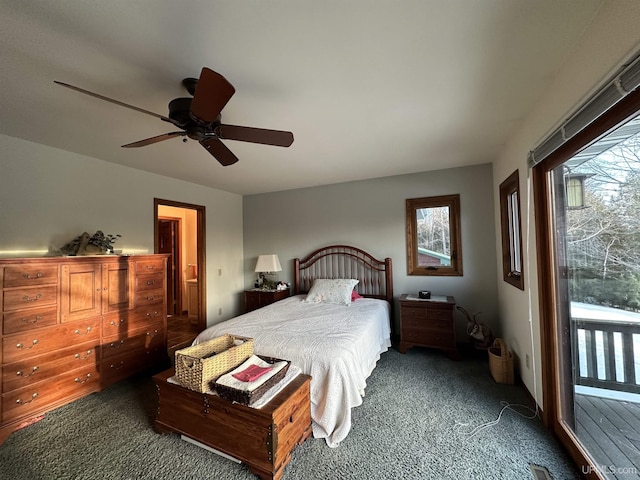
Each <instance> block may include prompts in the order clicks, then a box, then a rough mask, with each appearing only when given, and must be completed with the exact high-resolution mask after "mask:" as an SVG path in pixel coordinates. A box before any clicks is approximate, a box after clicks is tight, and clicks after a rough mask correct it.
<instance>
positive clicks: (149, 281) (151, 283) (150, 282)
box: [147, 280, 156, 285]
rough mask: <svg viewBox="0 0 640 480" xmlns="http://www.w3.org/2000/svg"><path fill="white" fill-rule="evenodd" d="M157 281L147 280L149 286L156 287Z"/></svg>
mask: <svg viewBox="0 0 640 480" xmlns="http://www.w3.org/2000/svg"><path fill="white" fill-rule="evenodd" d="M155 284H156V281H155V280H147V285H155Z"/></svg>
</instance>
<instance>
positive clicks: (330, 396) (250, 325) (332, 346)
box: [194, 295, 391, 447]
mask: <svg viewBox="0 0 640 480" xmlns="http://www.w3.org/2000/svg"><path fill="white" fill-rule="evenodd" d="M304 298H305V296H304V295H297V296H294V297H289V298H287V299H285V300H281V301H279V302H276V303H274V304H271V305H268V306H266V307H264V308H261V309H259V310H254V311H253V312H249V313H246V314H244V315H240V316H239V317H235V318H232V319H231V320H227V321H226V322H221V323H218V324H216V325H213V326H211V327H209V328H207V329H206V330H204V331H203V332H201V333H200V334H199V335H198V337H196V339H195V340H194V344H197V343H200V342H203V341H206V340H208V339H211V338H214V337H217V336H219V335H222V334H225V333H230V334H235V335H241V336H247V337H252V338H253V339H254V342H255V343H254V350H255V353H257V354H258V355H266V356H269V357H276V358H281V359H284V360H290V361H291V363H292V365H296V366H298V367H299V368H300V369H301V370H302V373H305V374H307V375H311V377H312V380H311V418H312V420H313V436H314V437H315V438H324V439H326V442H327V445H329V446H330V447H337V446H338V444H339V443H340V442H341V441H342V440H344V439H345V438H346V436H347V434H348V433H349V430H350V429H351V409H352V408H353V407H357V406H358V405H361V404H362V396H364V389H365V387H366V386H367V383H366V379H367V378H368V377H369V375H370V374H371V372H372V371H373V369H374V368H375V366H376V362H377V361H378V359H379V358H380V354H381V353H383V352H386V351H387V350H388V348H389V347H390V346H391V341H390V334H391V331H390V325H389V324H390V320H389V318H390V315H389V314H390V306H389V304H388V303H387V302H386V301H384V300H375V299H369V298H361V299H358V300H356V301H355V302H352V303H351V305H349V306H345V305H330V304H324V303H305V302H303V301H302V300H303V299H304Z"/></svg>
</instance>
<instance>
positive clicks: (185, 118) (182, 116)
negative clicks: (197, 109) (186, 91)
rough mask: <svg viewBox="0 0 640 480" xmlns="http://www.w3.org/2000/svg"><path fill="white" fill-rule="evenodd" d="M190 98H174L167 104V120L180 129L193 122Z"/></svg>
mask: <svg viewBox="0 0 640 480" xmlns="http://www.w3.org/2000/svg"><path fill="white" fill-rule="evenodd" d="M191 100H193V99H192V98H175V99H173V100H171V101H170V102H169V118H170V119H171V120H173V121H175V122H176V124H177V125H178V126H180V127H186V126H187V125H188V124H189V123H191V122H192V121H193V120H192V118H191Z"/></svg>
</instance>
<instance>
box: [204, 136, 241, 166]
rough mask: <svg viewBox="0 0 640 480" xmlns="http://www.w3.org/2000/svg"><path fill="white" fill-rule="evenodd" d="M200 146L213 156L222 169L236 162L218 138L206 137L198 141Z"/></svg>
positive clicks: (236, 158) (236, 159)
mask: <svg viewBox="0 0 640 480" xmlns="http://www.w3.org/2000/svg"><path fill="white" fill-rule="evenodd" d="M200 145H202V146H203V147H204V148H205V149H206V150H207V151H208V152H209V153H210V154H211V155H213V156H214V157H215V159H216V160H218V161H219V162H220V164H221V165H222V166H224V167H227V166H229V165H233V164H234V163H236V162H237V161H238V157H236V156H235V155H234V154H233V152H232V151H231V150H229V149H228V148H227V146H226V145H225V144H224V143H222V142H221V141H220V139H219V138H218V137H207V138H205V139H203V140H200Z"/></svg>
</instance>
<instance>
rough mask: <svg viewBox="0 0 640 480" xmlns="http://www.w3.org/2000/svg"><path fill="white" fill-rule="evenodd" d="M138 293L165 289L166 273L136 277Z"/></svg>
mask: <svg viewBox="0 0 640 480" xmlns="http://www.w3.org/2000/svg"><path fill="white" fill-rule="evenodd" d="M135 282H136V286H135V289H136V292H139V291H147V290H158V289H164V282H165V275H164V273H154V274H150V275H136V280H135Z"/></svg>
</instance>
